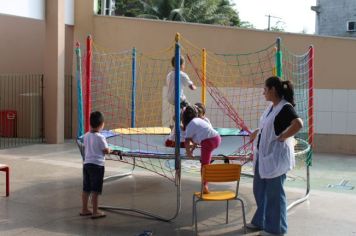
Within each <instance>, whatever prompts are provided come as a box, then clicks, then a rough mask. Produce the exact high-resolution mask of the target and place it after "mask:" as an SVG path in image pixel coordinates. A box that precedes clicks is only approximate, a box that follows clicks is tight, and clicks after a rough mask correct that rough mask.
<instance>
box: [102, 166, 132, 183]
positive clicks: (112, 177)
mask: <svg viewBox="0 0 356 236" xmlns="http://www.w3.org/2000/svg"><path fill="white" fill-rule="evenodd" d="M135 167H136V165H135V164H133V165H132V169H131V170H130V171H128V172H125V173H119V174H115V175H110V176H107V177H105V178H104V182H105V181H109V180H113V179H119V178H122V177H125V176H128V175H132V173H133V171H134V169H135Z"/></svg>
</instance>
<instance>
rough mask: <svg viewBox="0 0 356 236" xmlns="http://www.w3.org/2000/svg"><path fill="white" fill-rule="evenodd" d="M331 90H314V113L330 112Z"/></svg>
mask: <svg viewBox="0 0 356 236" xmlns="http://www.w3.org/2000/svg"><path fill="white" fill-rule="evenodd" d="M332 95H333V93H332V90H331V89H315V90H314V109H315V111H329V112H331V111H332Z"/></svg>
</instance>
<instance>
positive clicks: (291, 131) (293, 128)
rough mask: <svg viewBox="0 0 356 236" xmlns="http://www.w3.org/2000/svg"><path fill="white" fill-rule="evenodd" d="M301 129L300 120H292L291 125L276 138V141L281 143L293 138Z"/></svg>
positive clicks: (301, 122)
mask: <svg viewBox="0 0 356 236" xmlns="http://www.w3.org/2000/svg"><path fill="white" fill-rule="evenodd" d="M302 127H303V121H302V119H300V118H295V119H294V120H292V122H291V125H290V126H289V127H288V128H287V129H285V130H284V131H283V132H282V133H281V134H280V135H279V136H278V141H280V142H283V141H285V140H286V139H287V138H289V137H292V136H294V135H295V134H296V133H298V131H299V130H300V129H301V128H302Z"/></svg>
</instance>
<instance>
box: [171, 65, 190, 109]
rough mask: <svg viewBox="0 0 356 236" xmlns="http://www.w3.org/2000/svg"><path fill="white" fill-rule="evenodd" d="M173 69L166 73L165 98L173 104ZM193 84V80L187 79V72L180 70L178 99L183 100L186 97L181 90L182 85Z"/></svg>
mask: <svg viewBox="0 0 356 236" xmlns="http://www.w3.org/2000/svg"><path fill="white" fill-rule="evenodd" d="M174 80H175V71H171V72H169V73H168V75H167V79H166V82H167V87H168V91H167V100H168V102H169V103H170V104H172V105H174V101H175V100H174V96H175V85H174V84H175V83H174V82H175V81H174ZM190 85H193V82H192V81H191V80H190V79H189V76H188V75H187V73H185V72H183V71H181V72H180V101H184V100H185V99H186V97H185V95H184V92H183V88H184V86H190Z"/></svg>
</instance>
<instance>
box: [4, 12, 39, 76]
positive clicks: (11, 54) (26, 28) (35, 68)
mask: <svg viewBox="0 0 356 236" xmlns="http://www.w3.org/2000/svg"><path fill="white" fill-rule="evenodd" d="M0 32H1V33H0V42H1V43H0V55H1V57H0V73H1V74H9V73H43V52H44V42H45V22H44V21H40V20H32V19H28V18H22V17H14V16H7V15H1V14H0Z"/></svg>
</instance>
